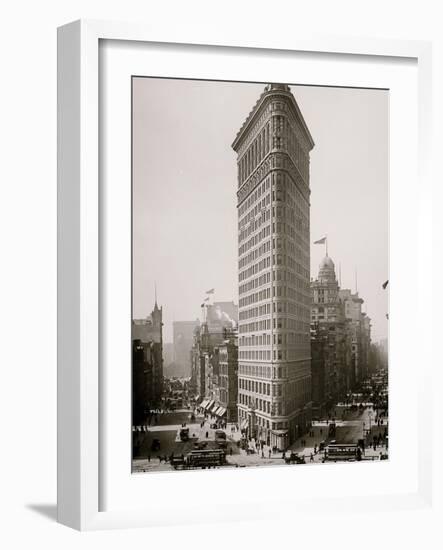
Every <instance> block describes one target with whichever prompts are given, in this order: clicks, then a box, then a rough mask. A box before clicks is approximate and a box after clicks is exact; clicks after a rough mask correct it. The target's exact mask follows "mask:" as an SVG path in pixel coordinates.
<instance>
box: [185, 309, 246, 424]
mask: <svg viewBox="0 0 443 550" xmlns="http://www.w3.org/2000/svg"><path fill="white" fill-rule="evenodd" d="M237 315H238V306H237V305H236V304H234V302H215V303H214V304H210V305H207V306H205V308H204V320H203V322H202V323H201V325H200V326H198V327H196V328H195V329H194V343H193V346H192V349H191V354H190V356H191V363H192V374H191V383H190V387H191V389H192V391H193V393H194V395H195V396H196V399H197V401H198V402H199V403H200V404H202V407H203V408H204V410H205V412H207V413H208V414H213V415H214V416H219V417H220V418H221V417H224V418H226V417H227V414H228V407H227V406H226V407H225V406H223V403H226V404H228V403H229V404H230V406H231V409H232V406H233V405H232V402H233V401H232V400H233V399H235V400H236V394H235V390H234V389H233V387H232V384H234V383H235V384H236V381H234V379H233V372H234V370H235V367H234V352H233V350H232V345H231V346H229V350H227V349H226V347H225V345H226V340H227V335H228V334H233V333H235V330H236V326H237V320H238V318H237ZM227 354H228V355H227ZM222 357H223V360H224V363H223V364H222V363H221V358H222ZM227 363H228V364H227ZM222 367H223V373H225V372H226V373H227V374H226V376H228V377H229V376H230V380H229V382H230V385H228V384H229V382H228V381H227V380H226V378H225V376H224V374H223V373H222V371H221V368H222ZM222 384H226V387H223V386H222ZM223 390H226V391H225V392H224V393H223ZM228 390H229V395H228V394H227V391H228ZM233 396H234V397H233ZM222 397H223V398H228V399H227V400H226V401H224V400H223V399H222ZM235 406H236V401H235ZM231 417H232V418H234V417H235V414H233V413H232V412H231Z"/></svg>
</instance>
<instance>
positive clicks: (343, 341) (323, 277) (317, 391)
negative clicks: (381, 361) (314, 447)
mask: <svg viewBox="0 0 443 550" xmlns="http://www.w3.org/2000/svg"><path fill="white" fill-rule="evenodd" d="M339 291H340V290H339V286H338V282H337V279H336V275H335V266H334V262H333V261H332V259H331V258H330V257H329V256H328V255H327V254H326V256H325V257H324V258H323V260H322V261H321V263H320V267H319V272H318V277H317V279H315V280H314V281H311V294H312V304H311V368H312V400H313V415H314V417H316V418H319V417H322V416H323V415H324V413H325V412H326V410H328V408H329V407H330V406H331V405H332V404H333V403H335V402H337V400H339V399H340V397H341V396H343V395H344V394H345V393H346V391H347V390H348V389H349V387H350V374H349V370H350V368H351V358H350V350H349V341H348V331H347V325H346V318H345V314H344V304H343V302H342V301H341V299H340V297H339Z"/></svg>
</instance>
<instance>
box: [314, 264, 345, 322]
mask: <svg viewBox="0 0 443 550" xmlns="http://www.w3.org/2000/svg"><path fill="white" fill-rule="evenodd" d="M338 290H339V287H338V282H337V279H336V276H335V266H334V262H333V261H332V259H331V258H330V257H329V256H328V255H327V254H326V256H325V257H324V258H323V260H322V261H321V262H320V267H319V270H318V278H317V279H316V280H315V281H312V282H311V293H312V308H311V322H312V323H322V322H337V321H341V320H342V314H343V311H342V307H341V302H340V300H339V296H338Z"/></svg>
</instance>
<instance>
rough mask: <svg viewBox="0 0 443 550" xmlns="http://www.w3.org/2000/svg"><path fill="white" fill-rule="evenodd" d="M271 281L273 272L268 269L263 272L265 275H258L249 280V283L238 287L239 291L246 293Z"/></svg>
mask: <svg viewBox="0 0 443 550" xmlns="http://www.w3.org/2000/svg"><path fill="white" fill-rule="evenodd" d="M270 282H271V272H270V271H268V272H267V273H263V275H260V277H256V278H255V279H252V280H251V281H248V282H247V283H244V284H242V285H240V286H239V288H238V293H239V294H245V293H246V292H249V291H250V290H254V289H255V288H259V287H260V286H263V285H265V284H267V283H270Z"/></svg>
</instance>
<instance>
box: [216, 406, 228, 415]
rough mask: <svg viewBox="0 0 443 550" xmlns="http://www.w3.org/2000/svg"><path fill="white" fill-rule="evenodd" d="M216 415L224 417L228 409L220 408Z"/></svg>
mask: <svg viewBox="0 0 443 550" xmlns="http://www.w3.org/2000/svg"><path fill="white" fill-rule="evenodd" d="M215 414H216V415H217V416H224V415H225V414H226V409H225V408H224V407H218V409H217V410H216V411H215Z"/></svg>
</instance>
